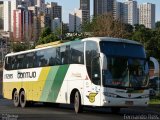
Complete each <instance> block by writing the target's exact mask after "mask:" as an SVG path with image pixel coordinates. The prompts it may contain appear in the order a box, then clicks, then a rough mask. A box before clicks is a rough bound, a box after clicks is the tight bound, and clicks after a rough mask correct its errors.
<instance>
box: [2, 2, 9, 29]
mask: <svg viewBox="0 0 160 120" xmlns="http://www.w3.org/2000/svg"><path fill="white" fill-rule="evenodd" d="M3 4H4V9H3V10H4V11H5V14H4V24H3V25H4V27H3V29H4V31H11V1H4V2H3Z"/></svg>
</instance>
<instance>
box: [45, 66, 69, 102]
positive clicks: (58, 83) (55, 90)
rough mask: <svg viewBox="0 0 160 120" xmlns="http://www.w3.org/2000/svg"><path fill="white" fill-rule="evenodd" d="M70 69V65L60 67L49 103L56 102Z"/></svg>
mask: <svg viewBox="0 0 160 120" xmlns="http://www.w3.org/2000/svg"><path fill="white" fill-rule="evenodd" d="M68 68H69V65H63V66H60V67H59V69H58V71H57V74H56V77H55V79H54V81H53V84H52V87H51V91H52V92H50V93H49V95H48V98H47V101H49V102H56V100H57V97H58V94H59V91H60V89H61V86H62V83H63V81H64V78H65V76H66V73H67V71H68Z"/></svg>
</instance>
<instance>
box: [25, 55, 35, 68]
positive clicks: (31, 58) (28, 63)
mask: <svg viewBox="0 0 160 120" xmlns="http://www.w3.org/2000/svg"><path fill="white" fill-rule="evenodd" d="M25 59H26V68H33V67H34V62H33V61H34V60H35V56H34V52H31V53H27V54H26V57H25Z"/></svg>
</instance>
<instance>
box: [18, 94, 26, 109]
mask: <svg viewBox="0 0 160 120" xmlns="http://www.w3.org/2000/svg"><path fill="white" fill-rule="evenodd" d="M19 97H20V105H21V107H22V108H24V107H26V106H27V100H26V95H25V92H24V91H21V93H20V96H19Z"/></svg>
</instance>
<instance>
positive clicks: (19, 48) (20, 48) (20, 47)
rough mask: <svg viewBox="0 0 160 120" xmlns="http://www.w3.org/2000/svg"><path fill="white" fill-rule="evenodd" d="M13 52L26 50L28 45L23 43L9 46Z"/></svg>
mask: <svg viewBox="0 0 160 120" xmlns="http://www.w3.org/2000/svg"><path fill="white" fill-rule="evenodd" d="M11 47H12V50H13V52H20V51H25V50H27V49H28V45H27V44H25V43H19V42H18V43H13V44H12V45H11Z"/></svg>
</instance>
